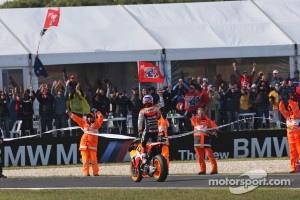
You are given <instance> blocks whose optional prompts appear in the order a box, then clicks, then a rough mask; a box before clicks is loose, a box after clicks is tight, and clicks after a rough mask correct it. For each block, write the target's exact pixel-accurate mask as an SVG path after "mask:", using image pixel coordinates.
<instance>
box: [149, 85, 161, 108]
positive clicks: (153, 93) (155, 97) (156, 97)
mask: <svg viewBox="0 0 300 200" xmlns="http://www.w3.org/2000/svg"><path fill="white" fill-rule="evenodd" d="M149 94H150V95H151V96H152V98H153V104H157V103H158V102H159V95H158V94H157V93H156V91H155V87H153V86H152V87H150V88H149Z"/></svg>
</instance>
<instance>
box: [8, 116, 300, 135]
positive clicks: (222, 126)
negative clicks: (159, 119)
mask: <svg viewBox="0 0 300 200" xmlns="http://www.w3.org/2000/svg"><path fill="white" fill-rule="evenodd" d="M253 118H257V119H263V118H264V117H253ZM253 118H252V117H251V118H244V119H240V120H237V121H234V122H231V123H228V124H223V125H221V126H217V127H215V128H208V129H206V131H210V130H219V129H221V128H224V127H227V126H231V125H233V124H235V123H239V122H245V121H246V120H252V119H253ZM266 119H269V118H266ZM269 120H270V119H269ZM280 123H282V124H285V123H283V122H280ZM74 129H81V128H80V127H79V126H73V127H68V128H61V129H53V130H50V131H46V132H44V133H41V134H49V133H53V132H57V131H66V130H69V131H70V130H74ZM299 129H300V128H299ZM81 130H82V129H81ZM86 134H90V135H96V136H99V137H104V138H111V139H122V140H127V139H135V137H132V136H126V135H121V134H108V133H86ZM191 134H194V131H190V132H186V133H181V134H177V135H172V136H168V137H164V138H165V139H175V138H180V137H185V136H188V135H191ZM38 136H40V134H36V135H29V136H21V137H18V138H5V139H4V141H11V140H17V139H23V138H32V137H38Z"/></svg>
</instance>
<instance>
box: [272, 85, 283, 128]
mask: <svg viewBox="0 0 300 200" xmlns="http://www.w3.org/2000/svg"><path fill="white" fill-rule="evenodd" d="M278 88H279V84H275V88H274V89H273V90H272V89H271V92H270V93H269V102H270V111H269V114H270V119H271V120H272V121H273V122H274V123H275V124H276V125H275V127H276V128H280V121H279V110H278V106H279V96H278V92H277V90H278Z"/></svg>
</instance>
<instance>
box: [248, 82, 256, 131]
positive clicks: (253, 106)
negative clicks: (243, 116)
mask: <svg viewBox="0 0 300 200" xmlns="http://www.w3.org/2000/svg"><path fill="white" fill-rule="evenodd" d="M256 97H257V86H256V84H254V83H253V84H252V85H251V88H250V97H249V101H250V104H251V107H250V109H249V111H250V112H252V113H255V114H257V105H256ZM253 126H254V129H257V117H255V118H254V125H253Z"/></svg>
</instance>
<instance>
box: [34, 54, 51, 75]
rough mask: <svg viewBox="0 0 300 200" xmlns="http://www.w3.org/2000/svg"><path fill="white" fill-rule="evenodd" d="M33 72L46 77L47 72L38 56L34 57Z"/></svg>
mask: <svg viewBox="0 0 300 200" xmlns="http://www.w3.org/2000/svg"><path fill="white" fill-rule="evenodd" d="M33 69H34V73H35V75H36V76H37V77H39V76H43V77H45V78H47V77H48V73H47V71H46V69H45V67H44V65H43V63H42V61H41V60H40V59H39V57H38V56H36V57H35V61H34V65H33Z"/></svg>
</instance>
